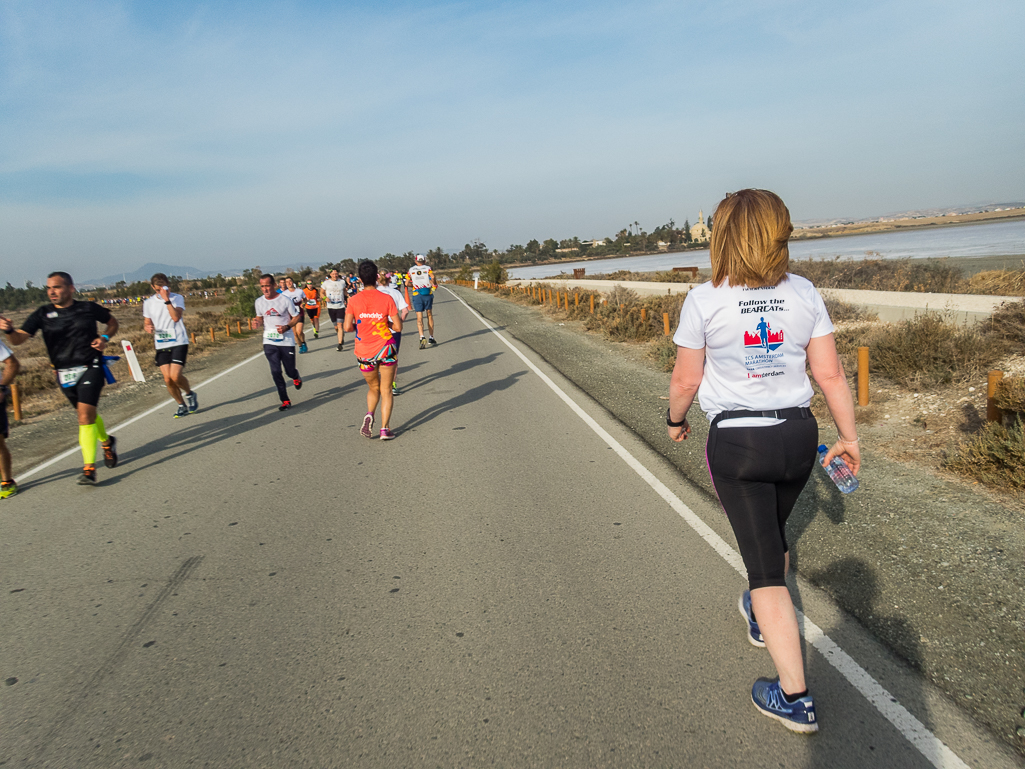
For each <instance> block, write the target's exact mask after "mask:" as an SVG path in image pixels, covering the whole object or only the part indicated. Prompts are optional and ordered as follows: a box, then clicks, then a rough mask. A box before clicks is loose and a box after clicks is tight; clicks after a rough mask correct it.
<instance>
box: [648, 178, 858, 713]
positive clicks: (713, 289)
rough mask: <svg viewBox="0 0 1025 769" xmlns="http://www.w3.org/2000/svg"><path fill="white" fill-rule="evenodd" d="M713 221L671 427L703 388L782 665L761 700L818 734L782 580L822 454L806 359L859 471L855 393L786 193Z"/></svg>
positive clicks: (724, 488)
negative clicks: (795, 259) (793, 252)
mask: <svg viewBox="0 0 1025 769" xmlns="http://www.w3.org/2000/svg"><path fill="white" fill-rule="evenodd" d="M712 221H713V222H714V223H715V226H714V227H713V229H712V243H711V259H712V282H711V283H705V284H703V285H701V286H698V287H697V288H695V289H693V290H691V291H690V293H689V294H688V295H687V299H686V300H685V301H684V304H683V309H682V310H681V312H680V325H679V328H678V329H677V331H676V334H675V335H674V337H673V341H674V342H676V344H677V346H678V349H677V357H676V367H675V368H674V369H673V376H672V382H671V384H670V390H669V413H668V415H667V418H666V422H667V424H668V425H669V428H668V429H669V437H670V438H672V439H673V440H674V441H683V440H686V439H687V436H688V435H689V433H690V424H689V423H688V421H687V416H686V415H687V411H688V410H689V409H690V406H691V403H692V402H693V400H694V396H695V395H697V397H698V399H699V401H700V404H701V409H702V411H704V412H705V414H706V416H707V417H708V420H709V422H710V423H711V426H710V427H709V431H708V444H707V446H706V450H705V451H706V458H707V460H708V469H709V473H710V474H711V476H712V483H713V485H714V486H715V490H716V493H717V494H718V496H719V501H720V503H721V504H722V506H723V509H724V510H725V511H726V515H727V516H728V518H729V521H730V525H731V526H732V527H733V532H734V534H735V535H736V537H737V544H738V545H739V547H740V554H741V556H742V557H743V559H744V565H745V566H746V567H747V574H748V584H749V590H745V591H744V592H743V594H742V595H741V597H740V611H741V614H743V615H744V618H745V621H746V627H747V633H748V640H749V641H750V642H751V643H752V644H754V645H755V646H765V647H768V650H769V654H770V656H771V657H772V661H773V663H774V664H775V666H776V671H777V672H778V674H779V677H778V679H776V680H769V679H765V678H759V679H758V680H757V681H755V684H754V687H753V688H752V690H751V698H752V701H753V702H754V704H755V707H757V708H758V710H759V711H760V712H761V713H763V714H765V715H767V716H769V717H771V718H775V719H777V720H779V721H780V722H782V723H783V725H784V726H786V727H787V728H788V729H791V730H793V731H796V732H815V731H818V721H817V720H816V716H815V703H814V701H813V699H812V697H811V696H810V695H809V694H808V689H807V686H806V684H805V679H804V660H803V658H802V655H801V643H800V633H799V630H798V626H797V615H796V612H795V611H794V605H793V602H792V601H791V598H790V592H789V590H788V589H787V586H786V581H785V577H786V573H787V569H788V567H789V563H790V558H789V553H788V546H787V541H786V522H787V518H788V516H789V515H790V513H791V511H792V510H793V508H794V505H795V504H796V502H797V498H798V496H800V493H801V490H802V489H803V488H804V485H805V483H807V481H808V477H809V476H810V475H811V471H812V468H813V467H814V463H815V460H816V456H817V455H816V452H815V448H816V446H817V444H818V426H817V424H816V422H815V418H814V417H813V416H812V414H811V411H810V410H809V405H810V403H811V397H812V394H813V390H812V387H811V383H810V382H809V381H808V376H807V374H806V373H805V363H806V362H807V364H808V365H809V366H810V368H811V373H812V376H813V377H814V378H815V381H816V382H817V383H818V385H819V387H820V388H821V389H822V393H823V395H824V396H825V398H826V405H827V406H828V407H829V412H830V414H831V415H832V417H833V421H834V422H835V423H836V427H837V431H838V433H839V435H838V440H837V441H836V443H834V444H833V446H832V448H830V449H829V451H828V452H827V454H826V459H825V461H826V462H827V463H828V462H830V461H831V460H832V459H833V457H835V456H842V457H843V459H844V460H845V461H846V462H847V464H848V465H849V466H850V468H851V470H852V471H853V472H854V473H855V474H857V472H858V469H859V467H860V465H861V455H860V453H859V450H858V437H857V431H856V428H855V424H854V403H853V401H852V399H851V393H850V389H849V388H848V386H847V377H846V375H845V374H844V370H843V366H842V365H841V363H840V358H839V356H838V355H837V352H836V345H835V343H834V340H833V324H832V322H831V321H830V319H829V314H828V313H827V311H826V306H825V304H824V303H823V301H822V298H821V297H820V296H819V293H818V291H817V290H816V289H815V287H814V286H813V285H812V284H811V283H810V282H809V281H808V280H806V279H805V278H802V277H800V276H797V275H791V274H789V273H787V267H788V265H789V260H790V252H789V250H788V248H787V240H788V239H789V237H790V233H791V232H792V231H793V225H792V224H791V223H790V212H789V211H788V210H787V207H786V206H785V205H784V204H783V201H782V200H781V199H780V198H779V197H778V196H777V195H775V194H773V193H772V192H768V191H767V190H741V191H740V192H736V193H732V194H730V195H727V196H726V198H725V199H724V200H723V201H722V202H721V203H720V204H719V206H718V208H717V209H716V211H715V214H714V215H713V217H712Z"/></svg>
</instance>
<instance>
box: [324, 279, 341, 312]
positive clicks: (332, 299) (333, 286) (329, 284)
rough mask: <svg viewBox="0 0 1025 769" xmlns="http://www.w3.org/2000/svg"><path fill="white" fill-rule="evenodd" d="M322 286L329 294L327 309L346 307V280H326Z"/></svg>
mask: <svg viewBox="0 0 1025 769" xmlns="http://www.w3.org/2000/svg"><path fill="white" fill-rule="evenodd" d="M320 287H321V288H322V289H323V290H324V293H325V294H327V309H329V310H341V309H344V307H345V281H344V280H325V281H324V282H323V283H321V284H320Z"/></svg>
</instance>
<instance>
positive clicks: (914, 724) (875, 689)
mask: <svg viewBox="0 0 1025 769" xmlns="http://www.w3.org/2000/svg"><path fill="white" fill-rule="evenodd" d="M445 290H446V291H448V292H449V293H450V294H452V296H454V297H455V298H456V299H458V300H459V302H460V303H462V305H463V306H464V307H465V308H466V309H468V310H469V311H470V312H471V313H473V315H474V316H475V317H476V318H477V319H478V320H479V321H480V322H481V323H483V324H484V326H485V327H486V328H487V329H488V330H489V331H490V332H491V333H492V334H494V335H495V336H497V337H498V338H499V339H501V340H502V342H503V344H505V346H506V347H508V348H509V349H510V350H512V351H513V353H515V354H516V356H517V357H519V358H520V360H522V361H523V362H524V363H525V364H526V365H527V366H528V367H529V368H530V370H531V371H533V372H534V373H535V374H537V375H538V376H539V377H540V378H541V381H543V382H544V383H545V384H546V385H548V386H549V387H550V388H551V389H552V390H553V391H554V392H555V394H556V395H558V396H559V398H561V399H562V400H563V402H565V403H566V405H567V406H569V407H570V409H571V410H572V411H573V413H575V414H576V415H577V416H579V417H580V418H581V419H582V420H583V421H584V422H585V423H586V424H587V426H588V427H590V428H591V429H592V430H594V432H595V433H597V435H598V436H599V437H600V438H601V439H602V440H603V441H605V443H606V444H608V446H609V448H611V449H612V450H613V451H615V452H616V454H618V455H619V458H620V459H622V460H623V461H624V462H626V464H627V465H629V466H630V467H631V468H632V469H633V470H634V472H636V473H637V474H638V475H639V476H640V477H641V478H643V479H644V481H645V483H647V484H648V485H649V486H650V487H651V488H652V489H654V490H655V492H656V493H657V494H658V495H659V496H660V497H662V499H664V500H665V501H666V502H667V503H668V504H669V506H670V507H671V508H673V510H675V511H676V512H677V513H679V515H680V517H681V518H683V519H684V520H685V521H686V522H687V524H688V525H689V526H690V527H691V528H692V529H694V531H695V532H697V534H698V536H699V537H701V538H702V539H703V540H705V542H707V543H708V544H709V545H710V546H711V547H712V549H713V550H715V552H717V553H718V554H719V555H720V556H722V558H723V560H725V561H726V563H728V564H729V565H730V566H732V567H733V568H734V569H736V570H737V573H738V574H740V575H741V576H742V577H743V578H744V579H747V570H746V569H745V568H744V560H743V559H742V558H741V557H740V553H738V552H737V551H736V550H734V549H733V548H732V547H730V546H729V544H727V543H726V541H725V540H724V539H723V538H722V537H720V536H719V535H718V534H716V533H715V531H713V530H712V529H711V528H710V527H709V526H708V524H706V523H705V522H704V521H703V520H701V518H699V517H698V516H697V515H696V514H695V513H694V511H693V510H691V509H690V508H689V507H687V505H685V504H684V503H683V501H682V500H681V499H680V498H679V497H677V496H676V495H675V494H673V492H672V491H670V489H669V488H668V487H667V486H666V485H665V484H664V483H662V481H660V480H659V479H658V478H656V477H655V476H654V475H653V474H652V473H651V471H650V470H648V469H647V468H646V467H645V466H644V465H642V464H641V463H640V461H639V460H638V459H637V458H636V457H634V456H633V455H632V454H631V453H630V452H629V451H627V450H626V448H624V447H623V445H622V444H620V443H619V441H617V440H616V439H615V438H613V437H612V436H611V435H609V433H608V432H607V431H606V430H605V428H603V427H602V426H601V425H599V424H598V423H597V422H596V421H594V419H592V418H591V417H590V415H589V414H588V413H587V412H586V411H584V410H583V409H582V408H581V407H580V406H579V405H578V404H577V402H576V401H574V400H573V399H572V398H571V397H570V396H569V395H567V394H566V392H565V391H563V389H562V388H561V387H559V386H558V385H557V384H556V383H555V382H553V381H552V380H551V378H549V377H548V375H547V374H545V373H544V372H543V371H541V369H539V368H538V367H537V366H535V365H534V364H533V363H532V362H531V361H530V359H529V358H527V356H526V355H524V354H523V353H522V352H520V351H519V350H518V349H517V348H516V346H515V345H514V344H513V343H512V342H510V341H509V340H508V339H506V338H505V337H504V336H502V335H501V334H500V333H498V331H496V330H495V328H494V326H492V325H491V324H490V323H488V322H487V320H485V319H484V317H483V316H482V315H481V314H480V313H479V312H477V311H476V310H474V309H473V308H472V307H470V305H468V304H467V303H466V302H464V301H463V299H462V297H460V296H458V295H457V294H456V293H455V292H454V291H452V290H451V289H448V288H446V289H445ZM797 618H798V621H799V622H800V625H801V634H802V635H803V636H804V638H805V639H806V640H807V641H808V643H810V644H811V645H812V646H814V647H815V648H816V649H818V651H819V653H820V654H821V655H822V656H823V657H825V658H826V661H827V662H829V664H830V665H832V666H833V667H834V668H836V669H837V670H838V671H839V672H840V674H841V675H842V676H843V677H844V678H846V679H847V681H848V682H850V684H851V686H853V687H854V688H855V689H857V690H858V691H859V692H861V694H862V695H863V696H864V697H865V699H867V700H868V701H869V702H871V703H872V704H873V705H874V706H875V708H876V710H878V711H879V712H880V713H882V715H883V717H884V718H886V720H887V721H889V722H890V723H891V724H893V725H894V727H896V729H897V730H898V731H899V732H900V733H901V734H903V735H904V737H905V738H907V740H908V741H909V742H910V743H911V744H912V745H914V746H915V747H916V748H917V749H918V751H919V752H920V753H921V754H922V755H923V756H925V758H926V759H927V760H928V761H929V762H930V763H931V764H932V765H933V766H935V767H936V768H937V769H969V767H968V764H966V763H965V762H964V761H962V760H961V759H960V758H959V757H958V756H957V754H955V753H954V751H952V750H951V749H950V748H948V747H947V746H946V745H944V744H943V742H942V741H941V740H940V739H939V738H938V737H937V736H936V735H935V734H933V733H932V732H931V731H929V729H928V728H926V726H925V724H923V723H922V722H921V721H919V720H918V719H917V718H915V717H914V716H913V715H912V714H911V713H910V712H908V710H907V709H906V708H905V707H904V706H903V705H901V704H900V703H899V702H897V698H896V697H894V696H893V695H892V694H890V693H889V692H888V691H886V689H884V688H883V687H882V685H881V684H880V683H879V682H878V681H876V680H875V679H874V678H872V676H871V675H869V673H868V671H866V670H865V669H864V668H863V667H861V665H859V664H858V663H857V662H855V661H854V659H853V658H852V657H851V656H850V655H849V654H847V652H845V651H844V650H843V649H841V648H840V647H839V646H838V645H837V644H836V642H835V641H833V639H832V638H830V637H829V636H827V635H826V634H825V633H823V632H822V628H820V627H819V626H818V625H816V624H815V623H814V622H812V621H811V620H810V619H808V617H807V616H805V615H804V614H803V613H802V612H801V611H798V612H797Z"/></svg>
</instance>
